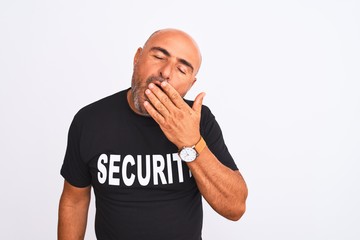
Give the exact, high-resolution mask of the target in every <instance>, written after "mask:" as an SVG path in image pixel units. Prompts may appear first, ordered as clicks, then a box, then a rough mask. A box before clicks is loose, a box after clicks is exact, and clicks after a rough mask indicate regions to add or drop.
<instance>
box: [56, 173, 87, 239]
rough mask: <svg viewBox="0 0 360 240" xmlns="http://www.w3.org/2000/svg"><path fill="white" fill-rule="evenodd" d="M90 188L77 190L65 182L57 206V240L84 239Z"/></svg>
mask: <svg viewBox="0 0 360 240" xmlns="http://www.w3.org/2000/svg"><path fill="white" fill-rule="evenodd" d="M90 191H91V187H90V186H89V187H85V188H77V187H74V186H72V185H71V184H70V183H68V182H67V181H66V180H65V181H64V189H63V192H62V195H61V198H60V204H59V219H58V240H79V239H84V236H85V230H86V223H87V215H88V210H89V203H90Z"/></svg>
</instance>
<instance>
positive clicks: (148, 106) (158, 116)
mask: <svg viewBox="0 0 360 240" xmlns="http://www.w3.org/2000/svg"><path fill="white" fill-rule="evenodd" d="M144 107H145V109H146V111H147V112H148V113H149V114H150V116H151V117H152V118H153V119H154V120H155V121H156V122H157V123H158V124H159V125H160V124H163V123H164V121H165V119H164V117H163V116H162V115H161V114H160V113H159V112H158V111H156V109H155V108H154V107H153V106H152V105H151V104H150V103H149V102H148V101H145V102H144Z"/></svg>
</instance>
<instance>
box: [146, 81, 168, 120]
mask: <svg viewBox="0 0 360 240" xmlns="http://www.w3.org/2000/svg"><path fill="white" fill-rule="evenodd" d="M152 88H154V87H152ZM145 94H146V96H147V97H148V99H149V101H150V102H151V104H152V107H153V108H154V109H155V110H156V111H158V112H159V113H160V114H161V115H162V116H165V115H166V114H168V113H169V111H168V110H167V109H166V107H165V106H164V105H163V104H162V102H160V101H159V99H158V98H157V96H156V95H154V93H153V92H152V91H151V90H150V89H146V90H145Z"/></svg>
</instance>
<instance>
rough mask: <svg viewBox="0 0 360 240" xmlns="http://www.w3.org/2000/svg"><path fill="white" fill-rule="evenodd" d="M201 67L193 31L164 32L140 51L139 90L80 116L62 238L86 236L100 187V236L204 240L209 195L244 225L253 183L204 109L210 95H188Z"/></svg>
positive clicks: (66, 166) (67, 170) (67, 165)
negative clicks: (90, 209) (205, 204)
mask: <svg viewBox="0 0 360 240" xmlns="http://www.w3.org/2000/svg"><path fill="white" fill-rule="evenodd" d="M200 64H201V54H200V51H199V49H198V47H197V44H196V43H195V41H194V40H193V39H192V38H191V37H190V36H189V35H188V34H186V33H184V32H182V31H180V30H176V29H163V30H159V31H157V32H155V33H153V34H152V35H151V36H150V38H149V39H148V40H147V42H146V43H145V45H144V47H143V48H139V49H138V50H137V52H136V54H135V57H134V72H133V77H132V82H131V88H129V89H127V90H124V91H121V92H118V93H116V94H114V95H112V96H109V97H106V98H104V99H102V100H99V101H97V102H95V103H92V104H90V105H88V106H86V107H85V108H83V109H81V110H80V111H79V112H78V113H77V114H76V115H75V117H74V119H73V122H72V124H71V126H70V130H69V137H68V146H67V150H66V154H65V159H64V163H63V166H62V169H61V174H62V176H63V177H64V178H65V181H64V189H63V193H62V196H61V199H60V206H59V223H58V238H59V239H61V240H65V239H66V240H71V239H83V238H84V233H85V228H86V223H87V213H88V207H89V202H90V190H91V186H92V187H93V188H94V193H95V197H96V217H95V231H96V236H97V239H99V240H108V239H121V240H126V239H131V240H138V239H144V240H152V239H154V240H162V239H164V240H176V239H179V240H195V239H196V240H198V239H201V230H202V217H203V213H202V203H201V196H203V197H204V198H205V199H206V201H207V202H208V203H209V204H210V205H211V207H212V208H213V209H214V210H215V211H216V212H218V213H219V214H220V215H222V216H224V217H226V218H228V219H230V220H234V221H236V220H238V219H240V217H241V216H242V215H243V213H244V211H245V201H246V198H247V187H246V184H245V182H244V180H243V178H242V176H241V174H240V172H239V171H238V169H237V167H236V164H235V163H234V160H233V159H232V157H231V155H230V153H229V152H228V150H227V147H226V145H225V143H224V140H223V137H222V134H221V130H220V127H219V125H218V124H217V122H216V121H215V117H214V116H213V115H212V113H211V112H210V110H209V108H207V107H206V106H202V101H203V98H204V96H205V94H204V93H200V94H199V95H198V96H197V97H196V99H195V101H193V102H192V101H188V100H184V99H183V97H184V96H185V94H186V93H187V92H188V91H189V89H190V88H191V87H192V85H193V84H194V83H195V81H196V74H197V72H198V70H199V68H200Z"/></svg>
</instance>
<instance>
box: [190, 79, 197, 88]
mask: <svg viewBox="0 0 360 240" xmlns="http://www.w3.org/2000/svg"><path fill="white" fill-rule="evenodd" d="M196 80H197V78H194V81H193V82H192V83H191V87H192V86H193V85H194V83H195V82H196Z"/></svg>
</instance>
